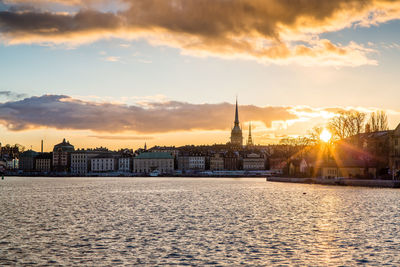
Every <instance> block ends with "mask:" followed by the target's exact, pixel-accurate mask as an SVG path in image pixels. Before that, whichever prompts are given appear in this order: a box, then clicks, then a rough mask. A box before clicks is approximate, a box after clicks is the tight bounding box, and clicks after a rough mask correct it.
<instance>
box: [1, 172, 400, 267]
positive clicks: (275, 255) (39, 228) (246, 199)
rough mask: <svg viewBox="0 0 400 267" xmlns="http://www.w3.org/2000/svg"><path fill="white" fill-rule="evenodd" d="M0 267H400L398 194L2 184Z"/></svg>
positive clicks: (127, 181)
mask: <svg viewBox="0 0 400 267" xmlns="http://www.w3.org/2000/svg"><path fill="white" fill-rule="evenodd" d="M0 194H1V195H0V222H1V224H0V265H2V266H4V265H35V264H37V265H49V266H56V265H86V266H104V265H117V264H122V265H229V266H236V265H241V264H242V265H267V266H271V265H283V266H284V265H290V266H292V265H312V266H317V265H318V266H327V265H333V266H337V265H346V266H348V265H356V264H361V265H376V266H382V265H384V264H387V265H394V266H396V265H397V266H398V265H400V236H399V235H400V231H399V230H400V191H399V190H398V189H397V190H396V189H371V188H358V187H329V186H319V185H301V184H284V183H268V182H265V180H264V179H198V178H193V179H186V178H140V179H138V178H54V179H46V178H6V179H5V180H4V181H0Z"/></svg>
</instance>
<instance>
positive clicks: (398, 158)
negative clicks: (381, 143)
mask: <svg viewBox="0 0 400 267" xmlns="http://www.w3.org/2000/svg"><path fill="white" fill-rule="evenodd" d="M389 165H390V169H391V172H392V176H394V178H396V179H399V178H400V124H399V125H398V126H397V127H396V129H395V130H394V131H393V132H392V133H391V136H390V158H389Z"/></svg>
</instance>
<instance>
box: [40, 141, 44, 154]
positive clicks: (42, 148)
mask: <svg viewBox="0 0 400 267" xmlns="http://www.w3.org/2000/svg"><path fill="white" fill-rule="evenodd" d="M40 151H41V152H42V153H43V140H42V145H41V150H40Z"/></svg>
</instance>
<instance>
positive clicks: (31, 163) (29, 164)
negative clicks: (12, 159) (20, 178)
mask: <svg viewBox="0 0 400 267" xmlns="http://www.w3.org/2000/svg"><path fill="white" fill-rule="evenodd" d="M37 156H38V153H37V152H36V151H33V150H27V151H25V152H24V153H21V155H20V156H19V169H20V170H22V171H24V172H32V171H34V170H35V158H36V157H37Z"/></svg>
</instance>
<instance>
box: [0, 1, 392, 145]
mask: <svg viewBox="0 0 400 267" xmlns="http://www.w3.org/2000/svg"><path fill="white" fill-rule="evenodd" d="M149 10H152V11H153V12H149ZM199 10H201V12H197V11H199ZM200 14H201V15H200ZM231 14H236V17H233V16H232V15H231ZM133 18H135V19H133ZM178 18H179V19H178ZM193 18H195V19H193ZM237 18H240V23H238V22H236V23H235V21H236V19H237ZM399 18H400V3H399V1H384V0H382V1H380V0H374V1H373V0H371V1H362V2H360V1H340V0H336V1H330V2H329V4H328V3H325V2H321V1H313V4H312V5H310V4H309V3H308V4H306V3H302V2H298V3H297V4H296V5H295V4H290V3H286V2H281V1H275V0H270V1H266V2H265V3H261V2H260V3H255V2H252V1H242V2H241V3H239V2H232V3H230V4H229V3H225V4H224V3H216V2H214V1H204V3H203V4H199V3H197V2H196V1H150V2H148V1H142V0H133V1H127V0H121V1H107V0H103V1H85V0H80V1H55V0H54V1H53V0H40V1H36V0H35V1H34V0H31V1H29V0H3V1H0V58H2V60H1V62H0V73H1V74H0V78H1V80H2V85H1V87H0V135H1V137H2V138H1V139H2V140H1V141H2V142H3V143H10V144H13V143H21V144H22V145H24V146H25V147H27V148H29V147H30V146H31V145H32V146H33V148H34V149H36V150H39V147H40V140H42V139H44V140H45V150H50V149H51V145H50V144H54V143H57V142H59V140H62V138H64V137H68V139H70V140H71V142H73V143H74V144H76V146H77V147H96V146H107V147H110V148H111V149H117V148H120V147H139V146H142V144H143V143H144V142H146V141H147V142H148V143H149V144H157V145H178V146H179V145H184V144H196V145H197V144H213V143H225V142H226V141H227V140H229V137H230V133H229V131H230V129H231V127H232V126H233V125H232V119H231V118H232V116H233V107H234V96H235V95H236V94H237V95H238V96H239V102H240V103H239V104H240V108H241V109H242V111H241V114H243V115H242V120H241V123H242V125H241V126H242V128H243V129H244V136H246V133H247V130H246V129H247V128H248V123H249V122H250V121H252V122H253V123H252V125H253V129H252V130H253V132H252V135H253V138H254V140H255V142H256V143H258V144H270V143H277V142H279V139H281V138H283V137H286V136H299V135H304V134H307V131H308V130H310V129H312V128H313V127H314V126H322V127H323V126H324V125H325V123H326V122H327V120H329V119H330V118H331V117H332V116H335V115H336V114H337V113H336V112H337V111H339V110H351V109H356V110H359V111H363V112H367V113H370V112H373V111H376V110H377V109H382V110H384V111H386V112H387V114H388V118H389V126H390V128H391V129H393V128H394V127H395V126H396V125H397V124H398V122H399V121H400V110H399V108H398V103H397V99H398V97H399V96H400V93H399V92H400V91H399V90H398V74H399V73H398V67H397V65H398V62H399V60H400V53H399V51H400V40H399V39H398V36H399V29H400V27H399V26H400V22H399ZM199 25H200V26H199ZM216 25H220V27H217V26H216ZM210 114H212V115H213V116H210ZM99 115H101V116H99ZM98 116H99V117H100V118H101V119H99V118H98Z"/></svg>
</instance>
